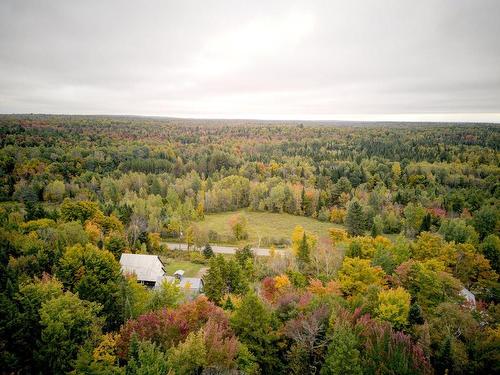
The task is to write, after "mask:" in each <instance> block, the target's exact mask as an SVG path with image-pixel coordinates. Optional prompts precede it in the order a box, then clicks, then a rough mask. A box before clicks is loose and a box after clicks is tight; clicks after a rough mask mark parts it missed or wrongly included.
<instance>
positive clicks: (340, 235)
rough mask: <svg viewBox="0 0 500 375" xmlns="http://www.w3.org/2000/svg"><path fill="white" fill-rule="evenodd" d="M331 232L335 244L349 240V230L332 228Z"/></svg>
mask: <svg viewBox="0 0 500 375" xmlns="http://www.w3.org/2000/svg"><path fill="white" fill-rule="evenodd" d="M329 232H330V238H331V239H332V242H333V245H335V244H337V243H339V242H344V241H346V240H347V232H346V231H345V230H344V229H338V228H330V229H329Z"/></svg>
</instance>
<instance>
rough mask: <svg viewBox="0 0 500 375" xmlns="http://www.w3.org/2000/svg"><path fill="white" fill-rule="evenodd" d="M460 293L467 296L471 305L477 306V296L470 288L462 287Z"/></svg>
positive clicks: (466, 298)
mask: <svg viewBox="0 0 500 375" xmlns="http://www.w3.org/2000/svg"><path fill="white" fill-rule="evenodd" d="M460 295H461V296H462V297H464V298H465V300H466V301H467V303H468V304H469V305H470V306H472V307H476V296H475V295H474V293H472V292H471V291H470V290H469V289H467V288H462V290H461V291H460Z"/></svg>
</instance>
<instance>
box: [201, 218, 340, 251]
mask: <svg viewBox="0 0 500 375" xmlns="http://www.w3.org/2000/svg"><path fill="white" fill-rule="evenodd" d="M238 213H241V214H243V215H244V216H245V217H246V218H247V220H248V230H247V231H248V236H249V237H248V240H245V241H240V242H241V243H252V244H253V245H257V244H258V243H259V237H260V238H261V239H262V238H264V237H269V238H271V237H272V238H287V239H290V238H291V236H292V232H293V229H294V228H295V227H296V226H297V225H301V226H302V227H303V228H304V229H305V230H306V231H307V232H311V233H313V234H314V235H316V236H317V237H318V239H320V238H323V237H328V235H329V234H328V229H330V228H333V227H335V228H344V227H343V226H341V225H337V224H332V223H328V222H322V221H319V220H316V219H312V218H309V217H303V216H294V215H290V214H286V213H283V214H280V213H270V212H253V211H246V210H240V211H235V212H222V213H217V214H207V215H205V219H204V220H202V221H199V222H197V224H198V225H199V226H200V227H202V228H205V229H207V230H213V231H216V232H217V233H218V234H219V236H221V237H222V238H224V239H227V238H231V237H232V233H231V228H230V226H229V219H230V217H231V216H233V215H236V214H238ZM223 242H227V241H223Z"/></svg>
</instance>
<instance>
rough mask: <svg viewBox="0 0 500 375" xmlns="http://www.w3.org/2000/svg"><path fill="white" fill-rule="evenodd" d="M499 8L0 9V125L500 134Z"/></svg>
mask: <svg viewBox="0 0 500 375" xmlns="http://www.w3.org/2000/svg"><path fill="white" fill-rule="evenodd" d="M499 20H500V1H499V0H419V1H415V0H373V1H372V0H364V1H357V0H351V1H345V0H342V1H337V0H325V1H320V0H317V1H314V0H309V1H293V0H286V1H270V0H267V1H237V0H233V1H231V0H227V1H226V0H221V1H211V0H199V1H190V0H182V1H167V0H162V1H154V0H148V1H123V0H122V1H103V0H99V1H93V0H86V1H78V2H77V1H67V0H60V1H59V0H53V1H48V0H23V1H19V0H2V1H1V2H0V113H63V114H121V115H123V114H130V115H155V116H173V117H195V118H255V119H298V120H329V119H332V120H335V119H336V120H395V121H399V120H409V121H420V120H421V121H480V122H500V21H499Z"/></svg>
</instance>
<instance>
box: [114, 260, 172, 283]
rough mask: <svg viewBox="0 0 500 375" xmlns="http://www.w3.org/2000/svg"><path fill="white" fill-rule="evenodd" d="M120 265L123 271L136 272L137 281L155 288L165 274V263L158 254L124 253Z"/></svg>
mask: <svg viewBox="0 0 500 375" xmlns="http://www.w3.org/2000/svg"><path fill="white" fill-rule="evenodd" d="M120 265H121V268H122V272H123V273H133V274H135V275H136V277H137V281H139V282H140V283H142V284H144V285H146V286H147V287H149V288H154V287H155V286H156V283H157V281H158V280H161V279H162V278H163V277H164V276H165V268H164V267H165V265H164V264H163V262H162V261H161V260H160V257H159V256H158V255H147V254H128V253H123V254H122V255H121V257H120Z"/></svg>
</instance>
